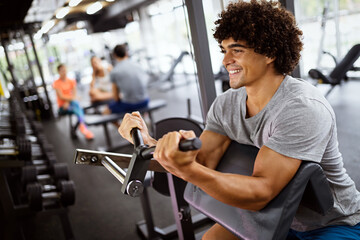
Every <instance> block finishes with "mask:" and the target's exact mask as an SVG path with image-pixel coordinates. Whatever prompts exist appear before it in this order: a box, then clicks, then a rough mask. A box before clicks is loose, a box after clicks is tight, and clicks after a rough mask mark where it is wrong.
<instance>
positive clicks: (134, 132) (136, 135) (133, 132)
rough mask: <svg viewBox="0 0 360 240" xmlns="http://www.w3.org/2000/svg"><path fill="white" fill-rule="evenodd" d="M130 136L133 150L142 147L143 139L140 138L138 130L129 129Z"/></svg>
mask: <svg viewBox="0 0 360 240" xmlns="http://www.w3.org/2000/svg"><path fill="white" fill-rule="evenodd" d="M130 134H131V136H132V139H133V142H134V147H135V148H137V147H138V146H142V145H144V140H143V138H142V136H141V132H140V129H138V128H133V129H131V132H130Z"/></svg>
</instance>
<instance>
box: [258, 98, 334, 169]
mask: <svg viewBox="0 0 360 240" xmlns="http://www.w3.org/2000/svg"><path fill="white" fill-rule="evenodd" d="M334 124H335V120H334V117H333V115H332V113H331V111H330V110H329V109H328V108H327V107H326V106H325V105H324V104H323V103H321V102H320V101H318V100H315V99H301V98H296V99H292V100H291V101H289V102H288V103H286V104H285V106H284V108H283V110H282V111H280V113H279V114H278V116H277V117H276V119H275V120H274V122H273V123H272V131H271V133H270V137H269V139H268V141H267V142H266V143H265V145H266V146H267V147H269V148H271V149H272V150H274V151H276V152H278V153H280V154H283V155H285V156H288V157H292V158H296V159H300V160H307V161H314V162H320V161H321V159H322V156H323V154H324V152H325V149H326V146H327V144H328V142H329V140H330V137H331V134H332V131H333V129H334Z"/></svg>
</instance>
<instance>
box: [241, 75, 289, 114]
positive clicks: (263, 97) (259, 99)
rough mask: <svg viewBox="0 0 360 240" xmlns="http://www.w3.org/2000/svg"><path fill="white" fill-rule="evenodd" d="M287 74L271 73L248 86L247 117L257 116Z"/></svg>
mask: <svg viewBox="0 0 360 240" xmlns="http://www.w3.org/2000/svg"><path fill="white" fill-rule="evenodd" d="M284 78H285V76H284V75H281V74H274V75H273V74H271V75H269V76H266V77H264V78H262V79H261V80H259V81H258V82H257V83H256V84H254V85H252V86H247V87H246V93H247V100H246V107H247V117H252V116H255V115H256V114H257V113H259V112H260V111H261V110H262V109H263V108H264V107H265V106H266V105H267V104H268V102H269V101H270V100H271V98H272V97H273V96H274V94H275V93H276V91H277V90H278V88H279V86H280V85H281V83H282V81H283V80H284Z"/></svg>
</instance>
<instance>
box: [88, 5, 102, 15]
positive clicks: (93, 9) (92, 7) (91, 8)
mask: <svg viewBox="0 0 360 240" xmlns="http://www.w3.org/2000/svg"><path fill="white" fill-rule="evenodd" d="M100 9H102V4H101V3H100V2H96V3H93V4H91V5H90V6H89V7H88V8H87V9H86V13H87V14H89V15H91V14H94V13H96V12H97V11H99V10H100Z"/></svg>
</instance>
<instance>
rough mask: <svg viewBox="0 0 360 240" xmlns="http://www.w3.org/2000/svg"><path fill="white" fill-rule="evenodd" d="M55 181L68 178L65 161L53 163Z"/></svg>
mask: <svg viewBox="0 0 360 240" xmlns="http://www.w3.org/2000/svg"><path fill="white" fill-rule="evenodd" d="M53 172H54V178H55V181H59V180H69V171H68V168H67V164H66V163H55V164H54V165H53Z"/></svg>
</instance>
